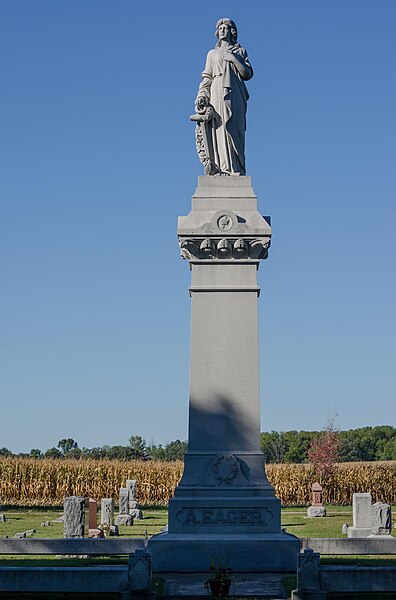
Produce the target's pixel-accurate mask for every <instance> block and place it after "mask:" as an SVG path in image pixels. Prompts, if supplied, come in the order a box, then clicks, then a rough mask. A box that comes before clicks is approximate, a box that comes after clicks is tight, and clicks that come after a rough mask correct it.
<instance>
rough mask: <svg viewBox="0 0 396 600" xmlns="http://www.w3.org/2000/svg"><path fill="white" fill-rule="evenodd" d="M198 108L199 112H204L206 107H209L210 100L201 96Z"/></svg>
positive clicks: (198, 99)
mask: <svg viewBox="0 0 396 600" xmlns="http://www.w3.org/2000/svg"><path fill="white" fill-rule="evenodd" d="M196 105H197V108H198V109H199V110H203V109H204V108H205V107H206V106H208V99H207V98H205V96H199V98H197V102H196Z"/></svg>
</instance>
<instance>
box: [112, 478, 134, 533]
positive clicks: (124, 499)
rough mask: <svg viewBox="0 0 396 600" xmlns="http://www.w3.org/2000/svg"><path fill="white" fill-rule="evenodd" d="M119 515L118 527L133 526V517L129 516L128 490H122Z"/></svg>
mask: <svg viewBox="0 0 396 600" xmlns="http://www.w3.org/2000/svg"><path fill="white" fill-rule="evenodd" d="M119 507H120V510H119V514H118V515H117V517H116V525H133V517H132V515H130V514H129V494H128V488H126V487H121V488H120V502H119Z"/></svg>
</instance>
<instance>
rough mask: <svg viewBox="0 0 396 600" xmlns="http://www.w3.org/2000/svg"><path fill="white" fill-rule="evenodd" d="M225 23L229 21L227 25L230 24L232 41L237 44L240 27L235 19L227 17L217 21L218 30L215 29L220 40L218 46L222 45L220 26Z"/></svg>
mask: <svg viewBox="0 0 396 600" xmlns="http://www.w3.org/2000/svg"><path fill="white" fill-rule="evenodd" d="M224 23H227V25H229V26H230V31H231V43H232V44H236V43H237V41H238V29H237V26H236V25H235V23H234V21H233V20H232V19H227V18H225V19H219V21H217V23H216V31H215V35H216V37H217V40H218V41H217V44H216V46H220V40H219V27H220V25H224Z"/></svg>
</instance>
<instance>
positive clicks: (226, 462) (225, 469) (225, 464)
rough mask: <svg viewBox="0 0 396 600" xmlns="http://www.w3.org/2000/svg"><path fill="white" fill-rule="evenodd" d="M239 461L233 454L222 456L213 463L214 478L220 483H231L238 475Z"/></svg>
mask: <svg viewBox="0 0 396 600" xmlns="http://www.w3.org/2000/svg"><path fill="white" fill-rule="evenodd" d="M238 470H239V465H238V461H237V459H236V458H235V456H234V455H233V454H227V455H226V454H221V455H219V456H217V457H216V458H215V460H214V462H213V467H212V472H213V476H214V478H215V479H217V481H219V482H220V483H222V482H227V483H231V481H232V480H233V479H235V477H236V476H237V474H238Z"/></svg>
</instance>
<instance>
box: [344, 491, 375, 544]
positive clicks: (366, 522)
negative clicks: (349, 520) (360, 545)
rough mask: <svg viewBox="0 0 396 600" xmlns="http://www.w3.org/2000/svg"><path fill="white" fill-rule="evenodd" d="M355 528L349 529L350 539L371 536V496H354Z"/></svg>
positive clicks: (366, 494) (365, 494)
mask: <svg viewBox="0 0 396 600" xmlns="http://www.w3.org/2000/svg"><path fill="white" fill-rule="evenodd" d="M352 510H353V527H348V537H349V538H356V537H368V536H369V535H371V494H368V493H364V494H353V500H352Z"/></svg>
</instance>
